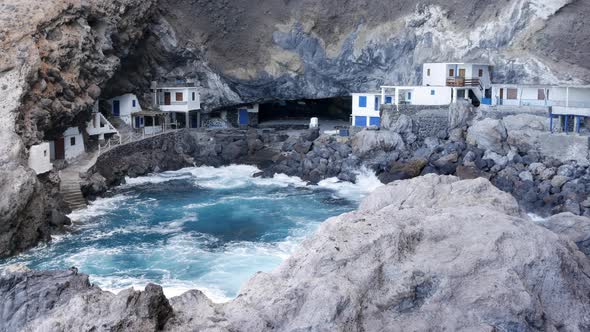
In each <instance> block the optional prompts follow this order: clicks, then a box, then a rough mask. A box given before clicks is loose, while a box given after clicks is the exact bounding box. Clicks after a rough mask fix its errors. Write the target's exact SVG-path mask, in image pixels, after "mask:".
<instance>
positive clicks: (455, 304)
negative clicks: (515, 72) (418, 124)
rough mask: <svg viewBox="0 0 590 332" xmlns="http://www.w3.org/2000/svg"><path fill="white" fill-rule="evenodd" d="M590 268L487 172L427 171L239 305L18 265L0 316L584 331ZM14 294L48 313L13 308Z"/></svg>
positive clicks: (136, 325) (152, 324) (258, 278)
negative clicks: (109, 288) (468, 175)
mask: <svg viewBox="0 0 590 332" xmlns="http://www.w3.org/2000/svg"><path fill="white" fill-rule="evenodd" d="M589 275H590V264H589V262H588V259H587V257H586V256H584V254H583V253H582V252H580V251H579V250H578V248H577V247H576V245H575V244H574V243H573V242H570V240H568V239H567V238H565V237H562V236H559V235H558V234H556V233H553V232H551V231H549V230H548V229H545V228H544V227H541V226H538V225H536V224H535V223H533V222H532V221H530V220H529V219H528V218H527V217H523V216H522V215H521V214H520V211H519V208H518V204H517V203H516V201H515V199H514V198H512V197H511V196H510V195H508V194H506V193H504V192H501V191H500V190H498V189H496V188H495V187H494V186H493V185H492V184H491V183H490V182H489V181H487V180H485V179H481V178H480V179H476V180H464V181H460V180H459V179H458V178H456V177H452V176H435V175H427V176H423V177H419V178H415V179H412V180H406V181H397V182H394V183H392V184H390V185H387V186H384V187H381V188H379V189H378V190H376V191H375V192H374V193H373V194H372V195H370V196H369V197H368V198H367V199H365V200H364V202H363V203H362V204H361V206H360V208H359V209H358V211H355V212H351V213H347V214H344V215H341V216H339V217H335V218H331V219H329V220H328V221H326V222H325V223H324V224H322V226H321V227H320V229H319V230H318V232H317V233H316V234H315V235H314V236H312V237H311V238H309V239H308V240H306V241H305V242H304V243H303V244H302V245H301V246H300V248H299V250H298V251H297V253H295V254H294V255H293V256H292V257H291V258H289V259H288V260H287V261H285V262H284V263H283V264H282V265H281V266H280V267H279V268H277V269H276V270H274V271H272V272H270V273H258V274H257V275H255V276H254V277H253V278H252V279H251V280H250V281H249V282H248V283H247V284H246V285H244V286H243V288H242V289H241V291H240V294H239V295H238V297H237V298H236V299H235V300H233V301H231V302H229V303H227V304H213V303H211V301H210V300H209V299H207V298H206V297H205V296H204V295H203V294H202V293H201V292H198V291H191V292H188V293H185V294H183V295H181V296H179V297H175V298H172V299H171V300H170V305H171V306H172V308H173V309H172V310H173V314H170V309H169V305H168V302H167V301H164V300H163V299H161V296H160V295H159V294H160V291H159V289H157V288H155V286H148V289H146V292H145V293H137V292H135V293H133V292H124V293H122V294H119V295H118V296H114V295H112V294H111V295H109V294H108V293H104V292H100V291H99V290H97V289H96V288H94V287H90V286H89V285H88V284H87V280H86V279H83V280H82V281H81V282H72V285H68V286H63V285H64V284H63V280H68V279H69V278H73V277H72V276H71V272H70V274H67V273H66V276H65V277H64V276H63V275H62V274H60V273H55V274H49V273H47V274H45V275H43V274H36V275H35V274H32V273H31V272H20V273H15V274H10V275H8V276H4V277H2V278H0V297H2V298H9V299H11V301H8V302H6V303H3V305H4V306H5V308H4V310H3V311H0V312H2V313H3V314H4V317H3V318H4V319H3V320H0V321H2V322H3V324H5V326H11V327H12V326H14V327H17V328H22V329H24V330H33V331H35V330H40V328H45V327H49V328H57V330H58V331H78V330H81V329H82V330H84V329H89V328H91V327H93V326H97V327H98V326H100V328H98V329H99V330H101V329H105V330H109V329H113V328H116V327H121V326H122V327H124V328H125V330H128V331H142V329H143V331H145V330H154V329H155V328H156V327H158V326H162V327H163V329H164V330H166V331H194V330H198V331H277V330H278V331H302V330H316V331H339V330H347V331H383V330H395V331H408V330H415V331H427V330H439V329H446V330H453V331H494V330H518V331H552V330H559V329H561V330H566V331H585V330H588V328H590V277H589ZM25 280H27V281H26V282H25ZM60 280H61V281H60ZM75 280H77V279H73V281H75ZM55 284H57V285H62V286H60V287H58V289H62V290H63V291H61V292H58V293H59V295H57V297H56V295H54V294H55V293H56V291H51V292H49V294H50V296H48V300H49V301H51V305H48V306H45V300H44V299H40V298H39V297H38V296H37V295H36V294H41V293H42V290H43V289H44V287H49V285H52V286H51V287H52V288H50V289H54V286H53V285H55ZM72 293H74V294H72ZM8 294H10V296H8V297H7V295H8ZM81 294H86V295H81ZM132 294H134V295H133V296H132ZM12 299H19V303H30V301H39V300H41V303H38V304H36V305H39V306H42V307H43V310H39V311H38V312H29V313H28V315H20V316H19V315H13V314H11V313H12V312H14V310H15V309H14V308H15V307H16V306H13V305H12V303H14V300H12ZM130 299H131V300H130ZM142 299H144V300H142ZM123 300H127V305H123V304H122V301H123ZM35 303H36V302H35ZM107 307H108V308H114V309H116V310H113V311H112V312H111V313H110V314H106V313H107V311H102V310H103V309H104V308H107ZM6 313H8V314H6ZM101 314H103V315H101ZM433 318H436V319H433ZM57 322H66V323H67V324H63V325H57ZM121 322H123V323H121ZM98 324H101V325H98ZM159 324H163V325H159Z"/></svg>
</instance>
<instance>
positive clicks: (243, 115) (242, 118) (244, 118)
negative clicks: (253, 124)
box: [239, 109, 250, 126]
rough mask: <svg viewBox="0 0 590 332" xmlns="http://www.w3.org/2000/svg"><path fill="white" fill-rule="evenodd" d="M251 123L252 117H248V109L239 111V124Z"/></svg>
mask: <svg viewBox="0 0 590 332" xmlns="http://www.w3.org/2000/svg"><path fill="white" fill-rule="evenodd" d="M249 123H250V119H249V117H248V110H247V109H241V110H240V112H239V124H240V126H247V125H248V124H249Z"/></svg>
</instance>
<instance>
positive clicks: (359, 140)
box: [352, 130, 405, 155]
mask: <svg viewBox="0 0 590 332" xmlns="http://www.w3.org/2000/svg"><path fill="white" fill-rule="evenodd" d="M404 148H405V144H404V141H403V139H402V137H401V136H400V135H399V134H398V133H395V132H393V131H389V130H378V131H375V130H363V131H361V132H360V133H358V134H356V135H354V137H353V138H352V151H353V153H355V154H357V155H364V154H367V153H369V152H371V151H375V150H380V151H385V152H388V151H393V150H403V149H404Z"/></svg>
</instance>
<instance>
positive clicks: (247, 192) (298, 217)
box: [2, 166, 379, 302]
mask: <svg viewBox="0 0 590 332" xmlns="http://www.w3.org/2000/svg"><path fill="white" fill-rule="evenodd" d="M257 171H258V170H257V169H256V168H254V167H251V166H229V167H223V168H211V167H200V168H188V169H183V170H180V171H175V172H166V173H162V174H158V175H153V176H149V177H143V178H137V179H128V184H127V185H124V186H123V187H121V188H118V189H117V190H116V191H115V192H114V195H113V196H112V197H109V198H103V199H99V200H97V201H96V202H94V203H93V204H92V205H91V206H90V207H89V208H88V209H86V210H83V211H79V212H76V213H74V214H72V215H71V218H72V219H73V220H74V221H75V225H74V226H73V227H72V229H73V232H72V234H69V235H65V236H61V237H57V238H56V239H55V240H54V242H53V243H51V244H50V245H46V246H42V247H39V248H36V249H34V250H32V251H30V252H27V253H26V254H23V255H20V256H18V257H15V258H13V259H11V260H9V261H5V262H3V263H2V265H7V264H14V263H24V264H26V265H27V266H28V267H29V268H32V269H65V268H69V267H72V266H75V267H77V268H78V269H79V270H80V271H81V272H83V273H87V274H89V275H90V278H91V281H92V282H94V283H95V284H97V285H99V286H100V287H102V288H103V289H108V290H112V291H115V292H116V291H119V290H121V289H124V288H128V287H131V286H133V287H135V288H143V287H144V286H145V285H146V284H147V283H148V282H155V283H158V284H161V285H162V286H163V287H164V291H165V293H166V295H167V296H174V295H179V294H180V293H182V292H184V291H186V290H188V289H193V288H197V289H200V290H202V291H203V292H205V293H206V294H207V295H208V296H210V297H211V298H212V299H213V300H214V301H218V302H222V301H227V300H229V299H231V298H233V297H235V296H236V295H237V293H238V291H239V288H240V286H241V285H242V284H243V283H244V282H245V281H246V280H248V279H249V278H250V277H251V276H252V275H253V274H254V273H256V272H257V271H270V270H272V269H273V268H275V267H276V266H278V265H279V264H280V263H281V262H282V261H283V260H284V259H286V258H287V257H288V256H289V255H290V254H291V253H292V252H293V251H294V250H295V248H296V246H297V244H298V243H300V242H301V241H302V240H303V238H304V237H305V236H307V235H309V234H311V233H312V232H313V231H314V230H315V229H316V228H317V227H318V225H319V224H320V223H321V222H322V221H324V220H325V219H327V218H329V217H331V216H336V215H339V214H342V213H344V212H348V211H351V210H353V209H355V208H356V207H357V205H358V201H359V200H360V199H361V198H362V197H363V196H364V195H365V194H366V193H367V192H368V191H370V190H371V189H373V188H375V187H376V186H378V185H379V183H378V180H377V179H376V178H375V177H374V176H371V175H368V174H365V175H363V176H362V177H361V181H360V183H359V184H356V185H353V184H350V183H340V182H337V181H336V180H334V179H331V180H327V181H324V182H322V183H320V184H319V185H318V186H307V185H305V183H303V182H302V181H301V180H299V179H298V178H293V177H287V176H276V177H275V178H273V179H261V178H254V177H252V175H253V174H254V173H256V172H257Z"/></svg>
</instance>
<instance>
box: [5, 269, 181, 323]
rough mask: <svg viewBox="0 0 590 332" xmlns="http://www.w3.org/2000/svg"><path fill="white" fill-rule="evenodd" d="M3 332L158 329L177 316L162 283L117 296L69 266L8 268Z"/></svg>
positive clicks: (123, 292)
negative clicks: (66, 268) (56, 268)
mask: <svg viewBox="0 0 590 332" xmlns="http://www.w3.org/2000/svg"><path fill="white" fill-rule="evenodd" d="M0 294H1V295H2V296H1V297H2V299H3V301H2V303H0V308H2V310H0V330H2V331H94V330H96V331H113V330H121V331H122V330H125V331H156V330H159V329H161V328H162V327H163V326H164V324H165V323H166V321H167V320H168V319H169V318H170V317H171V315H172V308H171V306H170V304H169V302H168V300H167V299H166V297H165V296H164V293H163V292H162V288H161V287H160V286H157V285H153V284H148V285H147V286H146V288H145V291H143V292H139V291H134V290H132V289H129V290H125V291H122V292H121V293H119V294H118V295H114V294H112V293H109V292H104V291H101V290H100V289H99V288H97V287H94V286H92V285H91V284H90V282H89V281H88V276H86V275H82V274H78V273H77V271H76V270H75V269H73V270H69V271H54V272H36V271H9V272H7V273H5V274H3V275H2V276H0Z"/></svg>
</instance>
